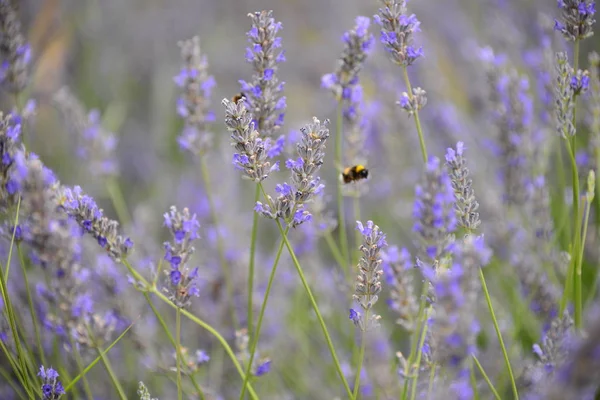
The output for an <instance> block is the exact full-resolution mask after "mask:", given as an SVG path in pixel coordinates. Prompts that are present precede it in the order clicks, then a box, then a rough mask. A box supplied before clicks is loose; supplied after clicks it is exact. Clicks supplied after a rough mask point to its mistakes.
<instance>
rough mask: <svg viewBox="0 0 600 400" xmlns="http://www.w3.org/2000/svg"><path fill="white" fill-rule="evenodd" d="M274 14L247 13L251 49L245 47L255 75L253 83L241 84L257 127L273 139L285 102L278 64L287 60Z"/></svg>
mask: <svg viewBox="0 0 600 400" xmlns="http://www.w3.org/2000/svg"><path fill="white" fill-rule="evenodd" d="M272 15H273V11H260V12H255V13H251V14H248V17H250V18H251V19H252V28H251V29H250V31H248V33H247V34H246V36H247V37H248V42H249V43H250V47H248V48H246V61H247V62H249V63H251V64H252V67H253V68H254V75H253V76H252V80H251V81H250V82H246V81H243V80H242V81H240V84H241V85H242V92H243V94H244V97H245V99H246V100H245V104H246V108H247V109H248V110H249V111H250V113H251V115H252V122H253V123H254V128H255V129H257V130H258V131H259V132H260V135H261V136H262V137H264V138H269V139H274V138H275V137H276V134H277V132H278V131H279V129H280V128H281V126H282V125H283V118H284V116H285V108H286V100H285V96H283V86H284V82H279V78H278V77H277V69H278V64H280V63H281V62H283V61H285V54H284V52H283V51H282V50H280V49H281V37H278V36H277V33H278V32H279V31H280V30H281V27H282V25H281V22H275V19H274V18H273V17H272Z"/></svg>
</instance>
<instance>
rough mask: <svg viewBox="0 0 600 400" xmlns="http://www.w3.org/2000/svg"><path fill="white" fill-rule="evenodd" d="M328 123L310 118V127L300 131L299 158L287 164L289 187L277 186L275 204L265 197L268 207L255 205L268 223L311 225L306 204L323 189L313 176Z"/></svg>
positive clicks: (326, 133) (320, 154)
mask: <svg viewBox="0 0 600 400" xmlns="http://www.w3.org/2000/svg"><path fill="white" fill-rule="evenodd" d="M327 124H328V121H325V122H324V123H323V124H321V121H319V120H318V119H317V118H314V117H313V123H312V124H307V125H306V126H304V127H303V128H302V138H301V140H300V142H299V143H298V144H297V145H296V150H297V152H298V158H297V159H296V160H293V159H290V160H288V161H287V162H286V167H287V168H288V169H289V170H290V172H291V181H292V185H289V184H288V183H285V182H284V183H283V184H279V185H277V186H276V188H275V191H276V192H277V194H278V196H277V198H276V199H275V200H273V198H272V197H271V196H267V199H268V200H267V204H263V203H261V202H257V203H256V206H255V207H254V210H255V211H256V212H258V213H260V214H261V215H263V216H264V217H266V218H269V219H277V218H281V219H283V220H284V221H285V222H286V223H287V224H289V225H290V226H292V227H296V226H298V225H300V224H302V223H304V222H307V221H310V219H311V215H310V212H308V210H306V209H305V204H306V203H308V202H310V201H311V200H312V199H313V198H314V196H315V195H316V194H318V193H320V192H321V191H322V190H323V188H324V185H323V184H322V183H321V180H320V178H319V177H318V176H316V174H317V173H318V172H319V169H320V168H321V165H323V159H324V158H325V143H326V141H327V138H328V137H329V129H327V127H326V126H327Z"/></svg>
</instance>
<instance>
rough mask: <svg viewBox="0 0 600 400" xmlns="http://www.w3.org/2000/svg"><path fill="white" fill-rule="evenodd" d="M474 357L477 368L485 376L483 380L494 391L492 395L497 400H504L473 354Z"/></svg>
mask: <svg viewBox="0 0 600 400" xmlns="http://www.w3.org/2000/svg"><path fill="white" fill-rule="evenodd" d="M472 356H473V361H475V364H476V365H477V368H478V369H479V372H480V373H481V376H483V379H484V380H485V381H486V382H487V384H488V386H489V388H490V390H491V391H492V393H493V394H494V397H495V398H496V400H502V398H501V397H500V395H499V394H498V391H497V390H496V388H495V387H494V384H493V383H492V381H491V380H490V378H489V377H488V375H487V374H486V373H485V370H484V369H483V367H482V366H481V364H480V363H479V360H478V359H477V357H475V354H473V355H472Z"/></svg>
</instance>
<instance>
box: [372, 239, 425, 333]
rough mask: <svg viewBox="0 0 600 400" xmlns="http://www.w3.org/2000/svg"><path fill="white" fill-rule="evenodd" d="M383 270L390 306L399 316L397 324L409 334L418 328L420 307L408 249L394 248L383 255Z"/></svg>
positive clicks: (383, 252)
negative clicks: (415, 291)
mask: <svg viewBox="0 0 600 400" xmlns="http://www.w3.org/2000/svg"><path fill="white" fill-rule="evenodd" d="M381 259H382V261H383V264H382V269H383V273H384V276H385V280H386V283H387V286H388V287H389V290H390V301H389V306H390V308H391V309H392V311H394V313H395V314H396V315H397V316H398V319H397V320H396V323H397V324H399V325H401V326H402V327H403V328H404V329H406V330H407V331H409V332H413V330H414V329H415V328H416V320H417V314H418V311H419V306H418V304H417V297H416V296H415V293H414V286H413V279H412V275H411V270H412V269H413V262H412V258H411V255H410V253H409V252H408V250H406V249H401V250H398V248H397V247H396V246H392V247H390V248H388V249H387V250H385V251H382V253H381Z"/></svg>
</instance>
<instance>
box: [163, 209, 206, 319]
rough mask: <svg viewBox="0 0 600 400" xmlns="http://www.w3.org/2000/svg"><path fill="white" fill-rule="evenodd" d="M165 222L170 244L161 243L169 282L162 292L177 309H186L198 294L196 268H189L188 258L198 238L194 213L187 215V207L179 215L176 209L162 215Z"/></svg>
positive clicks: (197, 225)
mask: <svg viewBox="0 0 600 400" xmlns="http://www.w3.org/2000/svg"><path fill="white" fill-rule="evenodd" d="M164 221H165V226H166V227H167V228H169V230H170V231H171V235H172V236H173V241H172V242H165V244H164V246H165V260H166V261H167V262H168V263H169V266H170V267H171V269H170V270H167V271H165V272H166V274H167V276H168V280H167V281H168V282H167V284H166V285H165V287H164V288H163V291H164V292H165V293H166V294H167V295H168V296H169V299H170V300H171V301H172V302H173V303H174V304H175V305H176V306H177V307H180V308H185V307H189V305H190V304H191V298H192V296H194V297H198V296H199V295H200V290H199V289H198V287H197V282H196V280H197V278H198V267H196V268H190V267H189V266H188V264H189V261H190V256H191V255H192V254H193V253H194V251H195V249H194V246H193V245H192V244H193V242H194V240H196V239H198V238H199V237H200V236H199V235H198V228H199V227H200V224H199V223H198V220H197V219H196V214H190V211H189V210H188V209H187V208H184V209H183V210H182V211H181V212H179V211H178V210H177V208H176V207H175V206H173V207H171V209H170V210H169V212H168V213H165V215H164Z"/></svg>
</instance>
